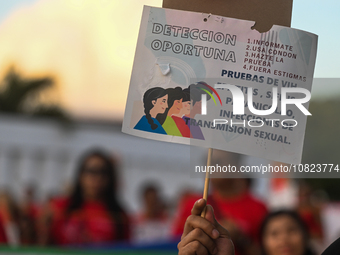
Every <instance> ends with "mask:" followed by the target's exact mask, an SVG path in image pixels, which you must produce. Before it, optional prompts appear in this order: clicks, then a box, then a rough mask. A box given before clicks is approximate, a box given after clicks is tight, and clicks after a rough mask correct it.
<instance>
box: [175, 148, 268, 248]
mask: <svg viewBox="0 0 340 255" xmlns="http://www.w3.org/2000/svg"><path fill="white" fill-rule="evenodd" d="M239 161H240V155H239V154H234V153H228V152H223V151H219V150H214V152H213V165H214V164H217V163H218V164H219V165H228V164H230V165H235V166H237V167H238V166H239ZM210 181H211V186H212V191H211V194H210V196H209V197H208V204H210V205H211V206H212V207H213V208H214V212H215V215H216V219H217V220H218V221H219V222H220V224H221V225H222V226H223V227H224V228H226V229H228V231H229V233H230V236H231V239H232V240H233V242H234V245H235V250H236V254H247V255H248V254H259V253H260V246H259V238H258V232H259V228H260V225H261V222H262V220H263V219H264V217H265V216H266V214H267V212H268V211H267V208H266V206H265V205H264V204H263V203H262V202H260V201H259V200H257V199H256V198H254V197H253V196H252V195H251V193H250V191H249V185H250V180H249V179H244V178H211V180H210ZM199 197H200V195H193V194H192V195H188V194H187V195H186V196H185V197H183V198H182V200H181V201H180V203H179V209H178V211H177V215H176V219H175V222H174V229H173V234H174V235H177V236H179V235H181V234H182V233H183V226H184V224H185V221H186V219H187V217H188V216H189V215H190V211H191V208H192V207H193V204H194V203H195V201H196V200H197V199H198V198H199Z"/></svg>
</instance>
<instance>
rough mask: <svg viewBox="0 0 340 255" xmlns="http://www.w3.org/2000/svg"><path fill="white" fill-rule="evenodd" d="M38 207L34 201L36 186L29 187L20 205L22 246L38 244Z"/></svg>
mask: <svg viewBox="0 0 340 255" xmlns="http://www.w3.org/2000/svg"><path fill="white" fill-rule="evenodd" d="M38 208H39V207H38V205H37V204H36V203H35V201H34V186H33V185H28V186H27V187H26V188H25V190H24V197H23V200H22V202H21V203H20V204H19V228H20V240H21V244H24V245H31V244H35V243H36V242H37V239H36V238H37V237H36V235H37V225H36V224H37V222H36V221H37V218H38V214H39V209H38Z"/></svg>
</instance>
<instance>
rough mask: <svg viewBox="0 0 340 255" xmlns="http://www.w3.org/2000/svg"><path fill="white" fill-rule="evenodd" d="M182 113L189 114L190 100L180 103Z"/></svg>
mask: <svg viewBox="0 0 340 255" xmlns="http://www.w3.org/2000/svg"><path fill="white" fill-rule="evenodd" d="M182 107H183V108H182V111H181V113H182V115H189V114H190V108H191V102H190V101H186V102H183V103H182Z"/></svg>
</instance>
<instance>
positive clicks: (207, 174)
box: [201, 148, 213, 218]
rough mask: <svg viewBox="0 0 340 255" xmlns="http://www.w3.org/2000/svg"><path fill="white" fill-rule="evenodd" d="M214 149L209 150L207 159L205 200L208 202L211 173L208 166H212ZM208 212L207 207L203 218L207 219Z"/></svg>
mask: <svg viewBox="0 0 340 255" xmlns="http://www.w3.org/2000/svg"><path fill="white" fill-rule="evenodd" d="M212 153H213V149H212V148H209V151H208V159H207V169H206V172H205V182H204V191H203V199H204V200H205V201H207V202H208V191H209V181H210V173H209V171H208V166H210V165H211V157H212ZM206 212H207V207H205V208H204V209H203V211H202V213H201V217H202V218H205V214H206Z"/></svg>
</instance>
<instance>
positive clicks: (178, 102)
mask: <svg viewBox="0 0 340 255" xmlns="http://www.w3.org/2000/svg"><path fill="white" fill-rule="evenodd" d="M182 100H183V99H182V98H181V99H179V100H175V101H174V104H173V105H172V107H171V109H170V110H169V111H171V113H172V114H179V113H180V111H181V109H182V108H183V105H182Z"/></svg>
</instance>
